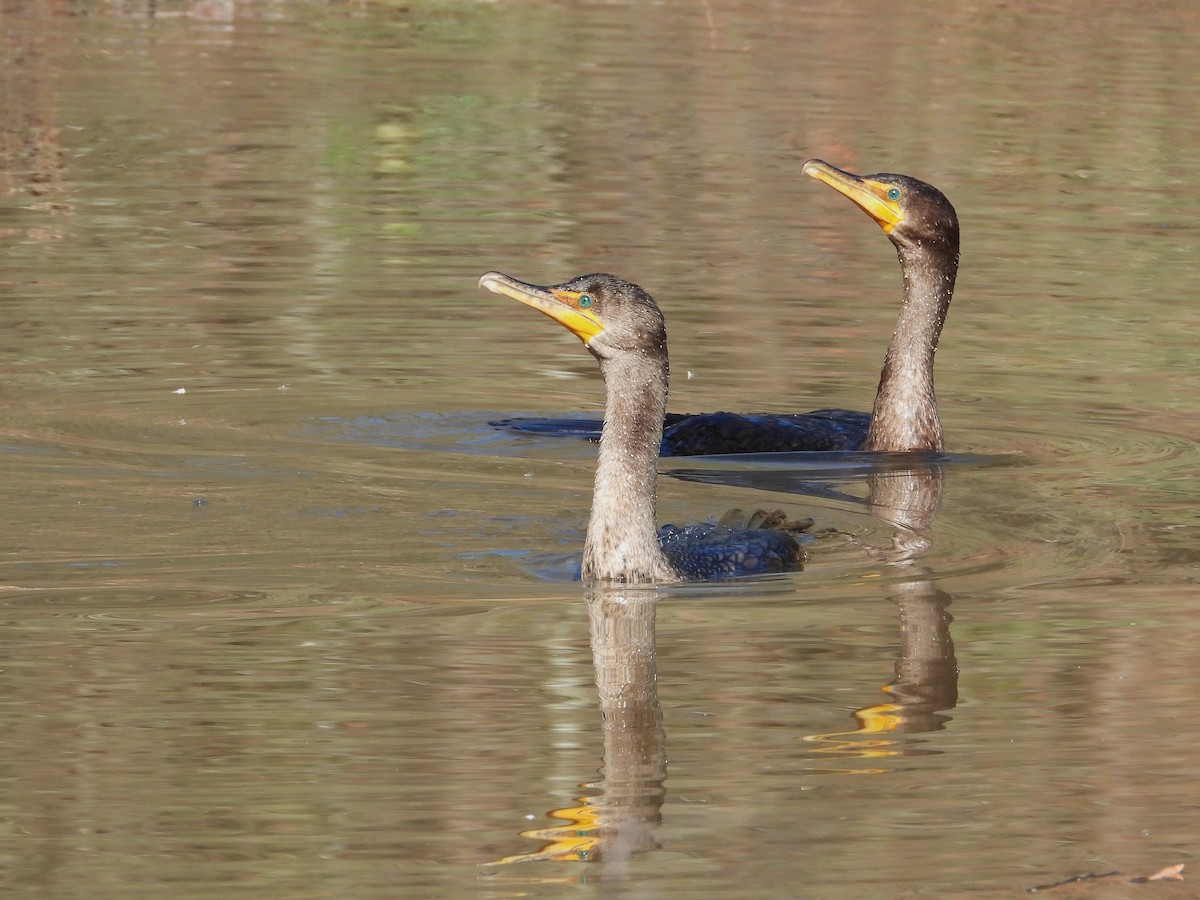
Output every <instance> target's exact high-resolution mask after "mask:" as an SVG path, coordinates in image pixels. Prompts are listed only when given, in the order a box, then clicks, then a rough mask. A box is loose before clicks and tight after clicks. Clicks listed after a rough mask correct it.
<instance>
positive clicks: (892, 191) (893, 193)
mask: <svg viewBox="0 0 1200 900" xmlns="http://www.w3.org/2000/svg"><path fill="white" fill-rule="evenodd" d="M887 198H888V199H889V200H899V199H900V188H888V192H887Z"/></svg>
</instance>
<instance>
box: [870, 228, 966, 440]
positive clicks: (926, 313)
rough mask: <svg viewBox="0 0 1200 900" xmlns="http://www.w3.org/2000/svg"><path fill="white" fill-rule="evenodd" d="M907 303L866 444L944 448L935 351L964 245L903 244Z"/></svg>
mask: <svg viewBox="0 0 1200 900" xmlns="http://www.w3.org/2000/svg"><path fill="white" fill-rule="evenodd" d="M896 252H897V254H898V255H899V257H900V268H901V270H902V271H903V273H904V303H903V305H902V306H901V307H900V318H899V320H898V321H897V323H896V333H895V334H894V335H892V342H891V343H890V344H889V345H888V350H887V356H885V357H884V360H883V372H882V374H881V375H880V376H879V390H878V392H877V393H876V395H875V408H874V410H873V411H872V413H871V425H870V428H869V429H868V430H867V437H866V440H865V441H864V442H863V449H864V450H879V451H903V450H933V451H940V450H941V449H942V423H941V420H940V419H939V418H938V411H937V400H936V398H935V395H934V391H933V357H934V353H935V352H936V350H937V344H938V337H939V336H940V335H941V333H942V324H943V323H944V322H945V321H946V313H947V311H948V310H949V309H950V298H951V297H952V296H953V295H954V279H955V276H956V275H957V273H958V248H957V246H946V245H928V244H926V245H921V246H903V245H897V247H896Z"/></svg>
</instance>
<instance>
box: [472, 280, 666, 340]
mask: <svg viewBox="0 0 1200 900" xmlns="http://www.w3.org/2000/svg"><path fill="white" fill-rule="evenodd" d="M479 286H480V287H484V288H487V289H488V290H489V291H494V292H495V293H497V294H504V295H505V296H506V297H512V298H513V299H514V300H518V301H520V302H521V303H524V304H525V305H526V306H532V307H533V308H534V309H536V310H538V311H539V312H543V313H545V314H546V315H548V316H549V317H550V318H552V319H554V321H556V322H558V323H559V324H560V325H562V326H563V327H564V328H566V329H567V330H568V331H570V332H571V333H572V334H574V335H575V336H576V337H578V338H579V339H580V340H581V341H583V344H584V346H585V347H587V348H588V350H590V351H591V352H592V354H593V355H594V356H595V357H596V358H598V359H601V360H604V359H609V358H611V357H613V356H617V355H619V354H621V353H642V354H645V355H647V356H656V357H657V356H665V355H666V347H667V331H666V325H665V324H664V322H663V315H662V312H660V311H659V308H658V306H657V304H655V302H654V300H653V299H652V298H651V297H650V295H649V294H647V293H646V292H645V291H644V290H642V289H641V288H640V287H638V285H636V284H633V283H632V282H629V281H624V280H622V279H620V278H617V277H616V276H615V275H608V274H605V273H602V272H600V273H596V274H593V275H580V276H578V277H576V278H572V279H571V280H570V281H566V282H563V283H562V284H551V285H545V286H543V285H537V284H529V283H527V282H524V281H518V280H517V279H516V278H512V277H510V276H508V275H504V274H501V273H500V272H488V273H487V274H486V275H484V276H483V277H482V278H480V279H479Z"/></svg>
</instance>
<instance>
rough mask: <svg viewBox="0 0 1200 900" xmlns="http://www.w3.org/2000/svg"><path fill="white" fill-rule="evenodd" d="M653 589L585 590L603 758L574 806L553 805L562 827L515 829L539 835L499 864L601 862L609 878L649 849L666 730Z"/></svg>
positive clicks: (658, 816)
mask: <svg viewBox="0 0 1200 900" xmlns="http://www.w3.org/2000/svg"><path fill="white" fill-rule="evenodd" d="M657 597H658V594H657V592H656V591H654V590H653V589H640V590H637V589H631V590H620V589H615V588H606V589H601V590H596V591H592V592H591V593H589V594H588V597H587V605H588V613H589V619H590V625H591V641H592V660H593V664H594V665H595V670H596V692H597V695H598V697H599V701H600V714H601V716H602V718H603V726H602V727H603V733H604V762H603V764H602V766H601V767H600V777H599V778H598V779H597V780H596V781H590V782H585V783H584V784H582V785H580V787H582V788H583V789H584V793H583V794H582V795H580V796H579V797H578V798H577V800H578V805H576V806H572V807H569V808H567V809H556V810H552V811H551V812H550V813H549V815H550V816H551V817H553V818H556V819H562V820H563V822H562V824H561V825H552V826H550V827H549V828H538V829H534V830H531V831H523V832H521V836H522V837H526V838H533V839H535V840H541V841H543V842H545V843H544V845H543V846H542V847H541V848H540V849H539V850H536V851H534V852H532V853H522V854H518V855H516V856H509V857H505V858H504V859H502V860H500V862H501V863H515V862H533V861H539V860H540V861H559V862H566V861H571V862H597V861H599V860H604V861H605V862H606V863H607V864H608V865H609V866H613V865H614V864H616V866H617V868H616V869H612V870H610V874H612V875H613V876H614V877H620V872H621V870H620V865H621V864H622V863H625V862H627V861H628V860H629V859H631V858H632V857H633V855H634V854H636V853H640V852H642V851H644V850H653V849H655V848H656V847H657V846H658V844H657V843H656V842H655V840H654V832H655V830H656V829H657V828H658V826H659V825H660V824H662V812H661V810H662V804H663V797H664V795H665V793H666V789H665V787H664V786H663V782H664V781H665V780H666V777H667V754H666V735H665V733H664V731H663V724H662V710H661V708H660V707H659V703H658V682H657V664H656V660H655V649H654V616H655V608H656V605H657V602H658V601H657Z"/></svg>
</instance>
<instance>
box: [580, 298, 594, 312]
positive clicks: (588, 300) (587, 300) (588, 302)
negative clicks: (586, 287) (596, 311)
mask: <svg viewBox="0 0 1200 900" xmlns="http://www.w3.org/2000/svg"><path fill="white" fill-rule="evenodd" d="M579 305H580V306H581V307H583V308H584V309H587V308H588V307H589V306H591V305H592V295H591V294H580V295H579Z"/></svg>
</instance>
